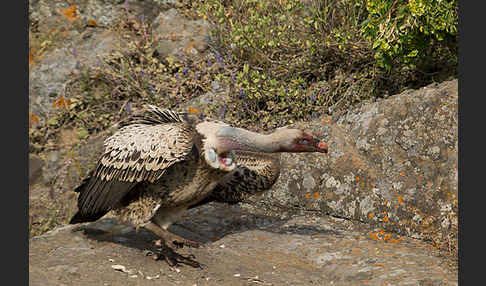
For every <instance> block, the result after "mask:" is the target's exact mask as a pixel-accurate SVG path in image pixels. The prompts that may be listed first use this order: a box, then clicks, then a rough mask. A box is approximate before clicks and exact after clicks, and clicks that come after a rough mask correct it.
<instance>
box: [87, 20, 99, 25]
mask: <svg viewBox="0 0 486 286" xmlns="http://www.w3.org/2000/svg"><path fill="white" fill-rule="evenodd" d="M88 26H89V27H98V23H96V22H95V21H93V20H89V21H88Z"/></svg>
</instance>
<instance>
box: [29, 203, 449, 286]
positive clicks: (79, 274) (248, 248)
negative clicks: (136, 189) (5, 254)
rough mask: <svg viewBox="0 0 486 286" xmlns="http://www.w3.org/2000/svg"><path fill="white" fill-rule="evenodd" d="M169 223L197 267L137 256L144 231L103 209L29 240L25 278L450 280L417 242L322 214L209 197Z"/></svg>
mask: <svg viewBox="0 0 486 286" xmlns="http://www.w3.org/2000/svg"><path fill="white" fill-rule="evenodd" d="M170 229H171V231H173V232H175V233H177V234H179V235H182V236H184V237H187V238H190V239H195V240H198V241H200V242H201V243H203V244H204V247H201V248H187V247H184V248H181V249H178V250H177V251H178V252H179V253H180V254H183V255H185V256H187V255H190V254H193V255H194V256H195V259H196V260H197V261H199V262H201V263H203V264H204V265H206V267H205V268H204V269H194V268H191V267H187V266H178V267H176V268H172V267H169V266H168V265H167V263H166V262H165V261H163V260H159V261H154V260H153V259H151V258H150V257H147V256H145V255H144V251H145V250H154V249H153V248H152V246H151V243H152V241H153V240H155V239H156V237H155V236H154V235H152V234H151V233H149V232H148V231H146V230H144V229H140V230H139V231H138V232H137V231H136V230H135V229H134V228H132V227H127V226H124V225H121V224H118V223H117V220H116V219H113V218H105V219H103V220H100V221H97V222H95V223H90V224H84V225H80V226H67V227H61V228H58V229H55V230H53V231H51V232H49V233H46V234H44V235H41V236H37V237H34V238H32V239H30V242H29V285H154V284H160V285H208V286H210V285H231V286H234V285H242V286H243V285H451V286H452V285H458V283H457V271H455V270H453V269H451V268H450V267H449V266H448V265H447V263H445V261H444V260H443V258H441V257H438V256H437V252H436V251H435V250H434V249H433V248H431V247H430V246H429V245H427V244H426V243H424V242H423V241H420V240H417V239H411V238H403V237H398V238H397V239H396V240H395V242H392V240H391V239H390V241H388V242H385V241H377V240H374V239H371V238H370V237H369V236H368V230H367V227H366V226H365V225H364V224H362V223H356V222H351V221H347V220H343V219H332V218H330V217H328V216H324V217H319V218H316V217H309V216H294V217H292V218H291V219H278V218H275V217H266V216H261V215H255V214H251V213H248V212H245V211H243V210H241V209H240V208H239V207H238V206H232V207H227V206H224V205H221V204H209V205H205V206H202V207H200V208H198V209H192V210H191V211H190V213H189V214H187V215H186V216H185V217H183V218H182V220H181V221H180V222H179V223H178V224H176V225H173V226H171V228H170ZM393 237H397V236H396V235H393ZM115 269H122V271H120V270H115Z"/></svg>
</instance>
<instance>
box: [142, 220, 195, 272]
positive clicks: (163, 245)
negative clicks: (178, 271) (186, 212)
mask: <svg viewBox="0 0 486 286" xmlns="http://www.w3.org/2000/svg"><path fill="white" fill-rule="evenodd" d="M144 227H145V228H146V229H148V230H150V231H151V232H153V233H154V234H156V235H157V236H159V237H160V238H161V239H159V240H157V241H156V242H155V246H157V247H160V253H158V255H156V256H155V259H159V258H160V256H162V257H164V258H165V261H166V262H167V263H168V264H169V265H170V266H175V265H177V264H178V263H183V264H187V265H190V266H192V267H196V268H197V267H199V268H200V267H202V266H201V264H199V263H198V262H197V261H195V260H192V259H191V258H189V257H184V256H182V255H180V254H178V253H176V252H175V251H174V250H173V249H172V248H171V247H170V246H168V245H167V242H169V241H170V242H172V243H174V244H175V245H176V246H182V245H186V246H191V247H199V243H197V242H195V241H192V240H188V239H185V238H182V237H180V236H178V235H175V234H173V233H171V232H169V231H167V230H165V229H163V228H161V227H159V226H158V225H156V224H155V223H153V222H149V223H148V224H146V225H145V226H144ZM159 255H160V256H159Z"/></svg>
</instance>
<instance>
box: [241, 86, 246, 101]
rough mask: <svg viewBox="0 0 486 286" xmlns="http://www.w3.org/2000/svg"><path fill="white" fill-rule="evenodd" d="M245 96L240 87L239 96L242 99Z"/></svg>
mask: <svg viewBox="0 0 486 286" xmlns="http://www.w3.org/2000/svg"><path fill="white" fill-rule="evenodd" d="M244 97H245V94H244V93H243V89H241V88H240V98H241V99H243V98H244Z"/></svg>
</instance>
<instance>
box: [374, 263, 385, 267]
mask: <svg viewBox="0 0 486 286" xmlns="http://www.w3.org/2000/svg"><path fill="white" fill-rule="evenodd" d="M375 266H378V267H385V265H383V264H381V263H376V264H375Z"/></svg>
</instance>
